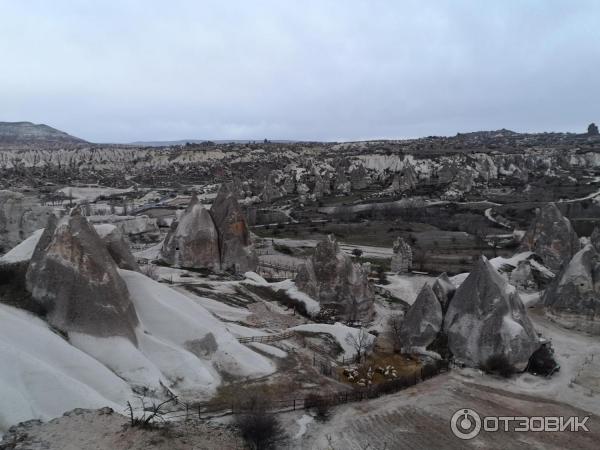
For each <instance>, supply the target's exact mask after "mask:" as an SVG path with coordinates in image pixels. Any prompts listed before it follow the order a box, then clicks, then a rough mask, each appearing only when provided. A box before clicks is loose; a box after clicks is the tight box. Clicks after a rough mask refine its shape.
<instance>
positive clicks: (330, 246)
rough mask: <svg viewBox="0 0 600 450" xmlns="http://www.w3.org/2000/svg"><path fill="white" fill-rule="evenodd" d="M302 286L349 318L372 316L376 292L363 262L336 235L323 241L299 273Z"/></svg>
mask: <svg viewBox="0 0 600 450" xmlns="http://www.w3.org/2000/svg"><path fill="white" fill-rule="evenodd" d="M296 285H297V286H298V289H300V290H301V291H303V292H305V293H306V294H308V295H309V296H310V297H312V298H314V299H315V300H317V301H319V303H321V305H323V306H324V307H325V308H332V309H334V310H336V311H337V312H338V313H339V314H340V315H342V316H343V317H344V318H346V319H349V320H357V319H362V320H368V319H370V318H371V316H372V314H373V301H374V293H373V288H372V286H371V285H370V283H369V280H368V273H367V271H366V270H365V269H364V268H363V266H362V265H360V264H356V263H354V262H353V261H352V258H351V257H350V256H349V255H347V254H345V253H342V252H341V251H340V249H339V246H338V244H337V242H336V240H335V238H334V237H333V236H328V237H327V238H326V239H325V240H323V241H321V242H319V244H318V245H317V247H316V248H315V252H314V254H313V256H312V257H311V258H310V259H309V260H307V261H306V262H305V263H304V264H302V265H301V266H300V268H299V270H298V275H297V276H296Z"/></svg>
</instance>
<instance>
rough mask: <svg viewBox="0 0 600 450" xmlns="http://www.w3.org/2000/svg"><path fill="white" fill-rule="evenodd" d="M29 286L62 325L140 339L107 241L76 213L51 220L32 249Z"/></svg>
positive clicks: (53, 322)
mask: <svg viewBox="0 0 600 450" xmlns="http://www.w3.org/2000/svg"><path fill="white" fill-rule="evenodd" d="M26 282H27V289H28V291H29V292H30V293H31V295H32V297H33V299H34V300H35V301H36V302H38V303H39V304H40V305H41V307H43V308H44V309H45V310H46V311H48V314H47V320H48V323H50V325H52V326H54V327H55V328H57V329H58V330H60V331H62V332H64V333H69V332H80V333H86V334H90V335H94V336H99V337H109V336H124V337H126V338H128V339H130V340H131V341H132V342H134V343H136V336H135V331H134V330H135V327H136V326H137V324H138V318H137V315H136V312H135V309H134V307H133V304H132V303H131V300H130V298H129V292H128V290H127V286H126V285H125V282H124V281H123V280H122V279H121V277H120V276H119V273H118V272H117V265H116V263H115V262H114V260H113V258H112V257H111V255H110V253H109V252H108V250H107V248H106V246H105V245H104V242H103V241H102V239H101V238H100V236H99V235H98V233H97V232H96V231H95V230H94V228H93V227H92V226H91V225H90V224H89V223H88V222H87V221H86V219H85V218H84V217H82V216H81V215H79V214H77V213H76V212H75V213H74V215H71V216H69V217H66V218H64V219H62V220H61V221H60V222H59V223H58V224H57V223H56V221H54V220H52V221H51V222H50V223H49V224H48V226H47V227H46V229H45V231H44V233H43V234H42V237H41V239H40V241H39V242H38V245H37V247H36V249H35V251H34V254H33V257H32V259H31V262H30V264H29V269H28V270H27V275H26Z"/></svg>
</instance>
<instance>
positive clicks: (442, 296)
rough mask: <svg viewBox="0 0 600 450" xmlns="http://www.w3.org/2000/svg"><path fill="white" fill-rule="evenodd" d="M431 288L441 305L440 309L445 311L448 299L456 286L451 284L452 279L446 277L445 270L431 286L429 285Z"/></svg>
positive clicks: (448, 302)
mask: <svg viewBox="0 0 600 450" xmlns="http://www.w3.org/2000/svg"><path fill="white" fill-rule="evenodd" d="M431 289H432V290H433V293H434V294H435V296H436V297H437V299H438V300H439V302H440V305H441V306H442V311H443V312H446V310H447V309H448V305H449V304H450V300H451V299H452V297H453V296H454V293H455V292H456V286H454V284H452V281H450V278H448V275H447V274H446V272H444V273H443V274H441V275H440V276H439V277H437V278H436V280H435V282H434V283H433V286H431Z"/></svg>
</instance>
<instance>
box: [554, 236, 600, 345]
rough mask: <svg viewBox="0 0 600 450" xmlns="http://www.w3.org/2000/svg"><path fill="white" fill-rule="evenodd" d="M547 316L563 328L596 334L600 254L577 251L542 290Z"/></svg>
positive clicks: (586, 249)
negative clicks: (543, 290)
mask: <svg viewBox="0 0 600 450" xmlns="http://www.w3.org/2000/svg"><path fill="white" fill-rule="evenodd" d="M544 304H545V306H546V312H547V314H548V316H549V317H550V318H551V319H553V320H554V321H556V322H557V323H559V324H561V325H562V326H564V327H566V328H573V329H576V330H580V331H586V332H589V333H592V334H600V254H599V253H598V251H597V250H596V249H595V248H594V246H593V245H591V244H589V245H586V246H585V247H584V248H583V249H581V250H580V251H579V252H577V254H575V256H573V258H572V259H571V261H570V262H569V264H568V265H567V266H566V267H565V268H564V270H563V271H562V272H561V273H560V274H559V275H558V276H557V277H556V279H555V280H554V282H553V283H552V284H551V285H550V286H549V287H548V289H546V292H545V294H544Z"/></svg>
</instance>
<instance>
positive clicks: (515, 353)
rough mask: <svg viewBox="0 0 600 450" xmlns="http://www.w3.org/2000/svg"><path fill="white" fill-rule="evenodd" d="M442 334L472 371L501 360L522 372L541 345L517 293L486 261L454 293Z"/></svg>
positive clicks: (454, 352)
mask: <svg viewBox="0 0 600 450" xmlns="http://www.w3.org/2000/svg"><path fill="white" fill-rule="evenodd" d="M444 331H445V332H446V334H447V335H448V346H449V348H450V351H451V352H452V353H453V355H454V356H455V358H456V359H457V360H458V361H461V362H463V363H465V364H467V365H469V366H473V367H480V366H482V365H485V364H486V363H487V361H488V360H489V358H490V357H495V356H504V357H506V358H507V360H508V362H509V364H510V365H511V366H512V367H513V368H515V369H516V370H524V369H525V367H526V366H527V362H528V360H529V357H530V356H531V355H532V353H533V352H534V351H536V350H537V349H538V347H539V345H540V344H539V339H538V336H537V334H536V332H535V330H534V328H533V324H532V323H531V321H530V319H529V317H528V316H527V310H526V309H525V306H524V305H523V302H522V301H521V298H520V297H519V294H518V293H517V291H516V289H515V288H514V287H512V286H511V285H509V284H508V282H507V281H506V280H505V279H504V278H503V277H502V276H501V275H500V274H499V273H498V272H497V271H496V269H495V268H494V267H493V266H492V265H491V264H490V263H489V262H488V260H487V259H486V258H485V257H481V259H480V260H479V261H478V263H477V265H476V266H475V268H474V270H473V271H472V272H471V273H470V274H469V276H468V277H467V279H466V280H465V281H464V282H463V283H462V284H461V285H460V287H459V288H458V289H457V290H456V293H455V294H454V296H453V298H452V301H451V302H450V305H449V306H448V311H447V312H446V316H445V318H444Z"/></svg>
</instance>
